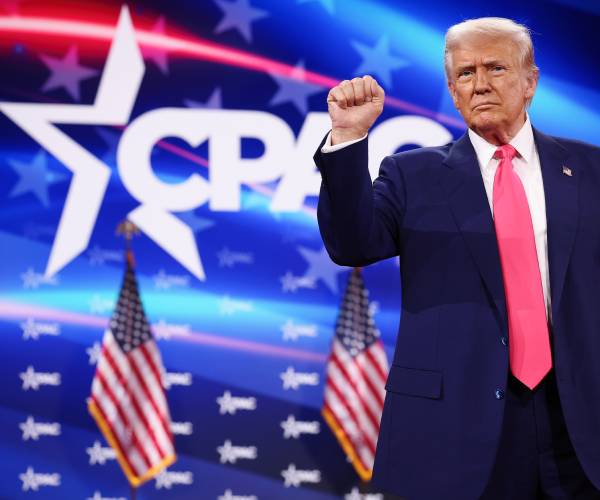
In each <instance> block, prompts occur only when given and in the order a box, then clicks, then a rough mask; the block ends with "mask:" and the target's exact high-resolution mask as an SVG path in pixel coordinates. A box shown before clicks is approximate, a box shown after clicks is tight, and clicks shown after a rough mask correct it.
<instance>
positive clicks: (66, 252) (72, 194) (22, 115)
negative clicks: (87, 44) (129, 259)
mask: <svg viewBox="0 0 600 500" xmlns="http://www.w3.org/2000/svg"><path fill="white" fill-rule="evenodd" d="M143 75H144V61H143V59H142V55H141V53H140V49H139V47H138V45H137V42H136V36H135V31H134V29H133V25H132V22H131V17H130V15H129V11H128V10H127V7H126V6H123V7H122V8H121V15H120V17H119V22H118V25H117V28H116V30H115V36H114V40H113V42H112V45H111V48H110V52H109V54H108V59H107V61H106V65H105V67H104V71H103V73H102V77H101V79H100V84H99V86H98V92H97V94H96V98H95V101H94V104H93V105H91V106H87V105H85V106H84V105H64V104H32V103H8V102H5V103H0V111H2V112H4V113H5V114H6V115H7V116H8V117H9V118H10V119H11V120H13V121H14V122H15V123H16V124H17V125H18V126H20V127H21V128H22V129H23V130H24V131H25V132H27V133H28V134H29V135H30V136H31V137H32V138H33V139H35V140H36V141H38V142H39V143H40V144H41V145H42V146H43V147H44V148H45V149H46V150H47V151H49V152H50V153H51V154H52V155H53V156H54V157H56V158H57V159H58V160H59V161H61V162H62V163H63V164H64V165H65V166H66V167H67V168H68V169H69V170H70V171H71V172H73V177H72V181H71V185H70V187H69V192H68V195H67V199H66V201H65V206H64V209H63V213H62V215H61V219H60V223H59V226H58V230H57V232H56V238H55V240H54V244H53V246H52V250H51V252H50V258H49V260H48V264H47V266H46V271H45V274H46V276H52V275H54V274H55V273H57V272H58V271H59V270H60V269H62V268H63V267H64V266H66V265H67V264H68V263H69V262H70V261H71V260H73V259H74V258H76V257H77V256H78V255H79V254H80V253H81V252H83V251H84V250H85V249H86V248H87V246H88V243H89V240H90V237H91V234H92V230H93V228H94V224H95V221H96V218H97V216H98V212H99V210H100V205H101V204H102V200H103V198H104V194H105V192H106V188H107V185H108V180H109V177H110V168H109V167H108V166H107V165H106V164H105V163H103V162H102V161H101V160H99V159H98V158H97V157H96V156H94V155H93V154H91V153H90V152H89V151H87V150H86V149H85V148H83V147H82V146H81V145H80V144H78V143H77V142H75V141H74V140H73V139H72V138H71V137H69V136H68V135H66V134H65V133H64V132H62V131H61V130H60V129H59V128H58V127H57V126H56V125H57V124H65V123H68V124H77V125H113V126H117V125H119V126H122V125H126V124H127V123H128V121H129V117H130V115H131V111H132V109H133V105H134V103H135V99H136V96H137V94H138V90H139V87H140V84H141V81H142V78H143ZM128 218H129V219H130V220H131V221H132V222H133V223H135V224H136V225H137V226H138V227H139V228H140V229H141V230H142V231H143V232H144V233H146V234H147V235H148V236H149V237H150V238H152V239H153V240H154V241H155V242H156V243H157V244H159V245H160V246H161V247H162V248H163V249H164V250H166V251H167V252H168V253H169V254H171V255H172V256H173V257H174V258H175V259H176V260H178V261H179V262H180V263H181V264H183V265H184V266H185V267H186V268H187V269H189V270H190V272H192V273H193V274H194V275H195V276H196V277H197V278H198V279H200V280H204V279H205V275H204V269H203V267H202V262H201V261H200V256H199V254H198V250H197V247H196V242H195V240H194V234H193V232H192V231H191V230H190V228H189V227H188V226H186V225H185V224H184V223H183V222H181V220H179V219H178V218H177V217H176V216H175V215H173V214H171V213H164V212H160V211H158V212H157V211H156V210H155V209H154V207H150V206H148V205H141V206H139V207H138V208H136V209H135V210H133V211H132V212H130V213H129V214H128Z"/></svg>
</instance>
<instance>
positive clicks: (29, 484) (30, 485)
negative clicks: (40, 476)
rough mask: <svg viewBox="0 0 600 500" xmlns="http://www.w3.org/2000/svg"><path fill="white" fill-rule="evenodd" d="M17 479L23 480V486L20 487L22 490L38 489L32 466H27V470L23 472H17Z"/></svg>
mask: <svg viewBox="0 0 600 500" xmlns="http://www.w3.org/2000/svg"><path fill="white" fill-rule="evenodd" d="M19 479H20V480H21V481H22V482H23V486H22V488H21V489H22V490H23V491H29V490H33V491H37V490H38V489H39V487H38V482H37V479H36V477H35V472H34V470H33V467H27V470H26V471H25V473H24V474H19Z"/></svg>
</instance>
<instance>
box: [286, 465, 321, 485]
mask: <svg viewBox="0 0 600 500" xmlns="http://www.w3.org/2000/svg"><path fill="white" fill-rule="evenodd" d="M281 475H282V476H283V485H284V486H285V487H286V488H289V487H290V486H293V487H295V488H299V487H300V485H301V484H302V483H313V484H316V483H320V482H321V471H320V470H316V469H315V470H300V469H296V465H295V464H290V465H288V468H287V469H285V470H282V471H281Z"/></svg>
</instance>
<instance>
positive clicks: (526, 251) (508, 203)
mask: <svg viewBox="0 0 600 500" xmlns="http://www.w3.org/2000/svg"><path fill="white" fill-rule="evenodd" d="M516 153H517V152H516V150H515V148H513V147H512V146H511V145H510V144H505V145H504V146H500V147H499V148H498V149H497V150H496V153H495V154H494V158H498V159H500V163H499V165H498V169H497V170H496V176H495V177H494V226H495V227H496V237H497V238H498V250H499V252H500V263H501V265H502V276H503V278H504V292H505V295H506V308H507V313H508V335H509V349H510V368H511V371H512V373H513V375H514V376H515V377H516V378H518V379H519V380H520V381H521V382H523V383H524V384H525V385H526V386H527V387H529V388H530V389H533V388H534V387H536V386H537V385H538V384H539V383H540V382H541V380H542V379H543V378H544V376H545V375H546V373H548V371H549V370H550V368H552V355H551V353H550V338H549V335H548V323H547V320H546V307H545V301H544V293H543V290H542V280H541V277H540V268H539V265H538V259H537V253H536V249H535V238H534V235H533V224H532V222H531V214H530V213H529V205H528V204H527V197H526V196H525V190H524V189H523V184H522V183H521V179H519V176H518V175H517V174H516V172H515V171H514V170H513V164H512V159H513V158H514V157H515V155H516Z"/></svg>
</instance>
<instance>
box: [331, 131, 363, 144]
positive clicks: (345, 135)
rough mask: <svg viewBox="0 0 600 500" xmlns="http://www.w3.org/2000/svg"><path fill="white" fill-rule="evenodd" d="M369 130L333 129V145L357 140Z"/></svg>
mask: <svg viewBox="0 0 600 500" xmlns="http://www.w3.org/2000/svg"><path fill="white" fill-rule="evenodd" d="M368 131H369V130H368V129H366V130H362V129H361V130H359V129H340V128H335V127H334V128H332V129H331V145H332V146H335V145H336V144H341V143H342V142H348V141H355V140H357V139H361V138H362V137H364V136H365V135H366V134H367V132H368Z"/></svg>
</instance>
